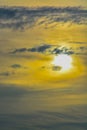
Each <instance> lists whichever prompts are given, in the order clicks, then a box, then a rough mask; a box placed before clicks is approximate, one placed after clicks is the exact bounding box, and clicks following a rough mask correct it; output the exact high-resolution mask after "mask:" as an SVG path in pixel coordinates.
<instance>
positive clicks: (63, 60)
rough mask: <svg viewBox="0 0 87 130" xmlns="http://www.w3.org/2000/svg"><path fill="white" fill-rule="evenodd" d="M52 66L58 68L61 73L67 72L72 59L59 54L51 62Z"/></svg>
mask: <svg viewBox="0 0 87 130" xmlns="http://www.w3.org/2000/svg"><path fill="white" fill-rule="evenodd" d="M52 64H53V65H54V66H60V67H61V68H62V69H61V71H66V70H69V69H70V68H71V67H72V57H71V56H69V55H67V54H59V55H58V56H55V57H54V60H53V62H52Z"/></svg>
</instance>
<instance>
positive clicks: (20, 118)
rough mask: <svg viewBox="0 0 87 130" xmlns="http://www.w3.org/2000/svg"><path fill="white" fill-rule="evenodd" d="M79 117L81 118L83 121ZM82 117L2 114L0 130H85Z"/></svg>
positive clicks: (66, 114)
mask: <svg viewBox="0 0 87 130" xmlns="http://www.w3.org/2000/svg"><path fill="white" fill-rule="evenodd" d="M79 116H82V117H81V118H82V119H83V120H82V119H81V118H80V117H79ZM84 117H86V116H85V115H84V114H83V115H82V114H81V113H79V112H77V113H76V112H75V113H73V112H72V113H71V114H70V113H69V112H68V113H62V112H47V111H39V112H34V113H33V112H32V113H31V114H10V115H9V114H7V115H6V114H2V115H0V128H1V129H3V130H9V129H12V130H22V129H23V130H24V129H26V130H29V129H31V130H58V129H59V130H67V129H68V130H69V129H70V130H73V129H74V130H86V129H87V122H86V121H85V118H84ZM79 118H80V119H79ZM3 124H4V125H3Z"/></svg>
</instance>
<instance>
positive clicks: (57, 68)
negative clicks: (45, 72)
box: [52, 66, 62, 71]
mask: <svg viewBox="0 0 87 130" xmlns="http://www.w3.org/2000/svg"><path fill="white" fill-rule="evenodd" d="M61 69H62V67H61V66H52V70H53V71H60V70H61Z"/></svg>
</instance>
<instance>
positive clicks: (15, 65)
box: [11, 64, 22, 69]
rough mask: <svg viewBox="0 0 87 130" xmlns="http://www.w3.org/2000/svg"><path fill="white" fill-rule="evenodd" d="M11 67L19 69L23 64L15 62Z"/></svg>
mask: <svg viewBox="0 0 87 130" xmlns="http://www.w3.org/2000/svg"><path fill="white" fill-rule="evenodd" d="M11 67H12V68H15V69H17V68H21V67H22V66H21V65H20V64H13V65H11Z"/></svg>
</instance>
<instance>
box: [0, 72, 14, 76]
mask: <svg viewBox="0 0 87 130" xmlns="http://www.w3.org/2000/svg"><path fill="white" fill-rule="evenodd" d="M12 74H14V73H11V72H1V73H0V76H10V75H12Z"/></svg>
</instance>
